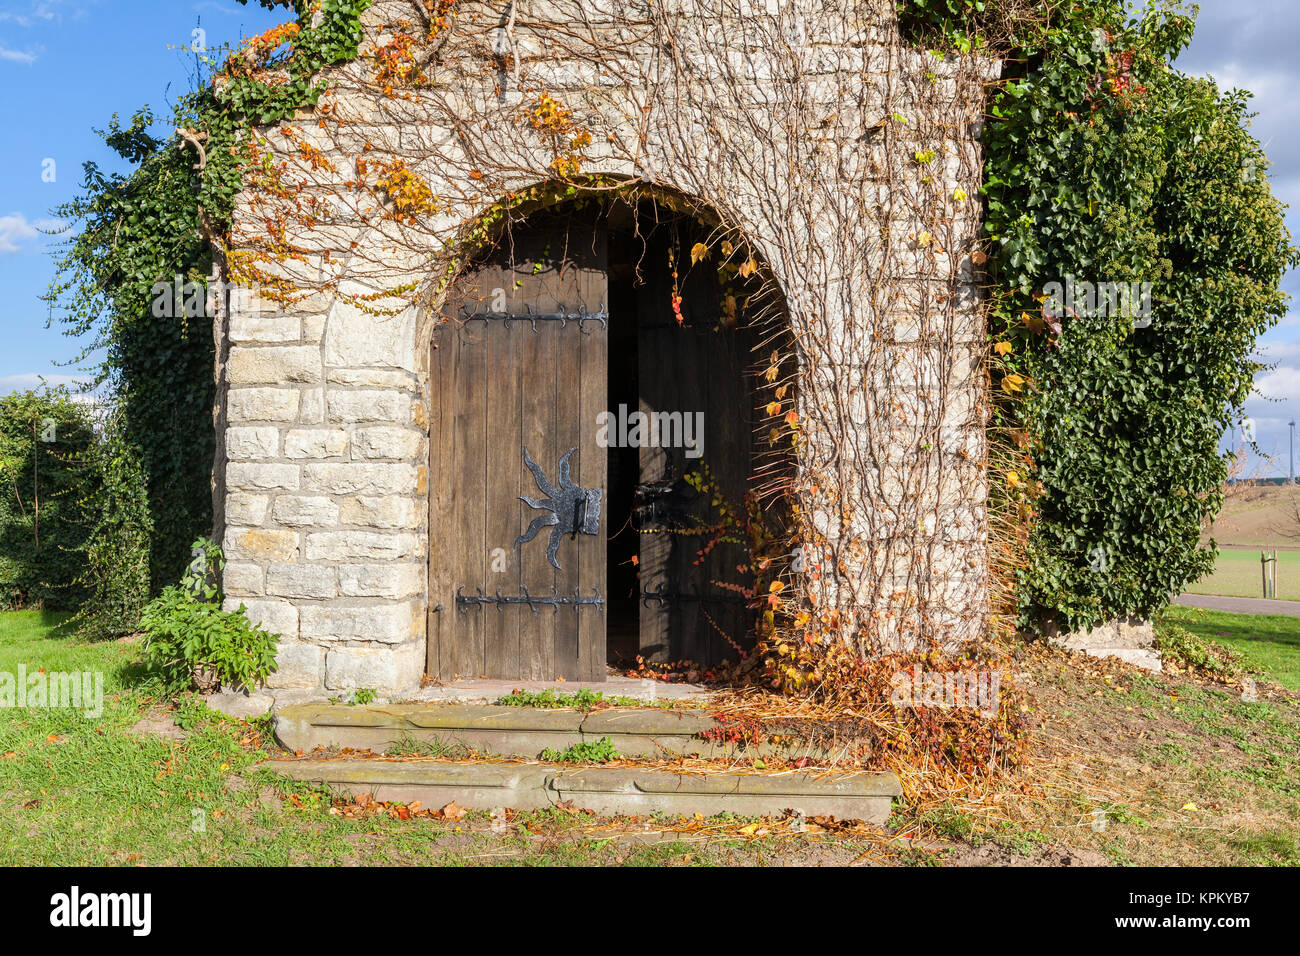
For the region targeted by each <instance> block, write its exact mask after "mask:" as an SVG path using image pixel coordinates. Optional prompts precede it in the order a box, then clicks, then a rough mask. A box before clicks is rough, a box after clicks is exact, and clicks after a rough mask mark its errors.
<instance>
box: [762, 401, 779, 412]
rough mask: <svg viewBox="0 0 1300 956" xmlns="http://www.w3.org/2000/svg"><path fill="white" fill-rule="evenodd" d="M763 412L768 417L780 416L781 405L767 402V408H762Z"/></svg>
mask: <svg viewBox="0 0 1300 956" xmlns="http://www.w3.org/2000/svg"><path fill="white" fill-rule="evenodd" d="M763 410H764V411H765V412H767V413H768V414H769V415H780V414H781V403H780V402H768V403H767V407H766V408H764V409H763Z"/></svg>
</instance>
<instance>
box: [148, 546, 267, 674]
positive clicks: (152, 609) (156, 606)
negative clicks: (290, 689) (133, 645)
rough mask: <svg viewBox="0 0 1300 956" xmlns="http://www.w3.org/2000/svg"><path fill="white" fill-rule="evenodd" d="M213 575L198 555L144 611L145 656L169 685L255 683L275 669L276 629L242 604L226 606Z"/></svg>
mask: <svg viewBox="0 0 1300 956" xmlns="http://www.w3.org/2000/svg"><path fill="white" fill-rule="evenodd" d="M213 549H214V546H213V545H211V543H209V542H207V541H205V540H203V539H199V540H198V541H196V542H195V544H194V550H195V551H196V552H198V553H199V554H201V555H206V554H209V553H211V551H212V550H213ZM218 553H219V552H218ZM209 581H210V576H209V566H208V564H207V562H206V560H205V561H199V560H197V559H196V561H195V564H194V565H193V566H191V569H190V571H188V572H187V573H186V576H185V578H184V579H183V580H182V581H181V583H180V584H179V585H172V586H170V587H167V588H165V589H163V592H162V594H160V595H159V596H158V597H157V598H155V599H154V600H153V601H151V602H150V603H149V605H148V606H147V607H145V609H144V611H143V612H142V614H141V616H140V625H141V628H142V629H143V630H144V633H145V656H146V659H147V661H148V663H149V666H150V669H151V670H152V671H153V672H154V673H155V674H156V675H157V676H158V677H159V678H160V680H161V682H162V684H163V686H164V687H166V688H167V689H168V690H169V691H179V690H185V689H188V688H189V687H191V686H193V687H196V688H197V689H198V690H200V691H204V692H208V691H211V690H215V689H216V688H217V687H218V686H219V685H221V684H233V685H235V686H237V687H250V688H251V687H254V686H256V685H257V684H258V683H260V682H261V681H262V680H264V679H265V678H266V676H267V675H268V674H270V673H271V672H273V671H274V670H275V648H276V638H275V635H273V634H271V633H269V632H268V631H265V630H263V629H262V627H261V625H257V624H253V623H251V622H250V621H249V620H248V618H247V617H246V616H245V615H244V611H245V608H244V606H243V605H242V604H241V605H240V606H239V608H238V610H235V611H223V610H222V609H221V603H220V601H221V595H220V593H219V592H218V591H217V590H216V589H215V588H213V587H211V586H210V584H209V583H208V582H209Z"/></svg>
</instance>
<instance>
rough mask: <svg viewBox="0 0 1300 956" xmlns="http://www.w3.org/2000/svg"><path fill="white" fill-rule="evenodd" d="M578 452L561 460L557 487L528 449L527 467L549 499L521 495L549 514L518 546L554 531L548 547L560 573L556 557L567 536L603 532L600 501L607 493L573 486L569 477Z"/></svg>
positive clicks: (536, 520)
mask: <svg viewBox="0 0 1300 956" xmlns="http://www.w3.org/2000/svg"><path fill="white" fill-rule="evenodd" d="M577 450H578V449H576V448H570V449H569V450H568V451H566V452H565V453H564V457H562V458H561V459H560V468H559V476H560V484H559V485H558V486H556V485H553V484H551V483H550V482H549V481H548V480H547V479H546V474H545V472H543V471H542V468H541V466H540V465H538V464H537V462H535V461H533V457H532V455H530V454H528V449H524V465H525V467H527V469H528V470H529V471H531V472H532V473H533V480H534V481H536V482H537V487H538V488H539V489H541V491H542V492H543V493H544V494H545V495H546V497H545V498H529V497H526V496H524V495H520V496H519V500H520V501H522V502H524V504H526V505H528V507H530V508H536V509H537V510H539V511H545V512H546V514H544V515H538V516H537V517H536V518H534V519H533V523H532V524H530V525H529V526H528V530H527V531H525V532H524V533H523V534H521V535H520V536H519V537H518V538H516V539H515V544H514V546H515V548H518V547H519V546H520V545H521V544H523V543H524V542H525V541H532V540H533V538H535V537H536V536H537V532H539V531H541V530H542V529H543V528H553V529H554V530H553V531H551V541H550V543H549V544H548V545H547V546H546V560H548V561H550V562H551V567H553V568H555V569H556V570H557V571H563V570H564V569H563V568H561V567H560V562H559V561H557V560H556V557H555V556H556V554H557V553H558V552H559V550H560V539H561V538H563V537H564V536H565V535H566V534H567V535H568V536H569V537H570V538H576V537H577V536H578V533H579V532H582V533H583V534H599V533H600V502H601V499H602V498H603V497H604V494H605V493H604V491H602V490H601V489H600V488H579V487H578V486H577V485H576V484H574V483H573V479H572V478H571V477H570V475H569V458H570V457H571V456H572V455H573V453H574V452H576V451H577Z"/></svg>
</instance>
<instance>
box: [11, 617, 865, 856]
mask: <svg viewBox="0 0 1300 956" xmlns="http://www.w3.org/2000/svg"><path fill="white" fill-rule="evenodd" d="M65 622H66V615H55V614H48V613H41V612H31V611H24V612H7V613H0V673H9V674H16V673H17V670H18V667H19V665H25V667H26V669H27V672H28V673H36V672H37V671H38V670H39V669H40V668H42V667H43V668H45V670H46V671H47V672H51V671H84V670H89V671H99V672H101V673H102V674H103V677H104V693H105V701H104V707H103V712H102V714H101V715H100V716H99V717H98V718H93V719H92V718H88V717H86V716H85V715H84V713H83V712H82V711H80V710H75V711H74V710H71V709H53V708H35V707H26V708H21V709H20V708H16V707H12V708H0V866H19V865H21V866H32V865H49V866H73V865H75V866H103V865H109V866H113V865H146V866H176V865H182V866H184V865H213V864H215V865H237V866H283V865H291V866H292V865H307V866H342V865H362V866H365V865H376V866H377V865H413V866H414V865H418V866H430V865H444V866H486V865H506V866H538V865H545V866H570V865H586V866H591V865H622V866H681V865H688V866H690V865H754V864H759V865H763V864H766V863H770V862H773V861H774V860H775V859H776V858H778V857H779V856H781V855H782V854H788V853H790V852H791V850H790V849H789V847H790V846H791V845H790V844H788V843H784V844H777V843H776V842H775V841H773V840H738V839H735V838H734V837H733V838H730V839H713V838H711V839H709V841H708V842H707V843H701V842H700V841H699V840H697V839H682V840H672V839H668V840H665V841H664V842H660V843H654V844H647V845H640V844H635V843H628V842H622V841H620V840H617V839H609V838H607V835H605V834H602V836H601V838H593V837H591V836H589V835H584V834H583V833H582V832H581V831H580V826H581V825H582V824H584V823H586V822H589V821H590V820H591V819H592V818H589V817H587V816H585V815H582V816H574V815H570V814H563V813H560V812H558V811H556V812H554V813H553V814H551V815H549V816H547V815H545V814H534V815H531V816H525V817H524V818H522V823H518V824H517V825H516V826H515V827H513V828H512V829H510V830H508V831H507V832H506V833H493V832H491V830H490V824H489V821H488V815H487V814H486V813H471V814H470V815H469V816H467V817H465V818H463V819H462V820H460V821H455V822H452V821H436V820H429V819H413V820H405V821H403V820H398V819H394V818H390V817H387V816H377V817H376V816H369V817H358V818H348V817H344V816H340V815H337V814H331V813H330V809H331V806H332V799H331V797H330V795H329V794H327V793H325V792H324V791H322V790H319V789H316V788H312V787H309V786H307V785H304V784H298V783H294V782H291V781H288V780H286V779H284V778H282V777H279V776H277V775H275V774H274V773H272V772H271V771H269V770H266V769H263V768H262V767H260V766H259V764H260V762H261V761H262V760H263V759H264V758H265V757H266V756H267V755H268V754H267V753H266V751H265V750H259V749H258V748H257V746H256V745H255V744H252V743H250V741H251V740H255V739H256V738H255V737H254V736H253V731H262V732H265V731H266V729H267V728H266V723H265V721H263V722H259V723H256V724H254V725H252V726H250V725H248V724H244V723H240V722H238V721H233V720H230V719H228V718H224V717H222V716H221V715H219V714H216V713H214V712H213V711H210V710H208V709H207V708H206V707H203V706H201V704H200V703H199V702H197V701H194V700H193V699H189V701H188V702H185V703H182V705H181V706H180V708H179V709H177V708H173V707H172V706H171V705H170V704H169V703H168V702H166V701H162V700H159V699H157V698H156V697H154V696H152V694H151V690H150V688H149V687H148V686H145V685H141V684H139V683H138V681H139V680H140V677H141V673H142V670H141V668H140V667H139V665H138V663H137V661H138V659H139V657H140V647H139V645H138V644H136V643H131V642H113V641H110V642H105V643H97V644H91V643H85V642H82V641H79V640H78V639H77V638H76V637H75V636H74V635H72V634H71V633H69V629H68V628H67V627H66V625H65ZM142 717H148V718H150V719H157V718H159V717H171V718H173V719H176V720H177V721H178V722H179V723H180V724H182V725H183V726H184V727H185V728H188V735H187V736H186V737H185V739H184V740H170V739H166V738H164V737H161V736H158V735H156V734H152V733H147V732H143V731H142V732H139V733H137V732H135V731H134V730H133V728H134V727H135V726H136V724H137V722H138V721H140V720H141V718H142ZM265 739H269V736H268V737H266V738H265ZM606 746H608V742H606ZM418 749H420V750H422V751H423V752H432V751H433V750H435V749H437V748H436V747H430V746H428V745H426V746H425V747H423V748H418ZM443 755H450V754H449V753H445V754H443ZM587 756H592V755H587ZM594 756H597V757H600V756H602V754H600V753H596V754H594ZM796 849H798V848H797V847H796ZM805 849H806V848H805ZM860 852H861V849H860V848H858V847H856V845H855V844H854V843H852V842H851V841H846V842H844V843H843V844H842V845H840V844H837V845H836V848H835V853H836V854H837V859H840V860H841V862H848V861H849V860H852V859H854V858H855V857H856V856H857V855H858V854H859V853H860Z"/></svg>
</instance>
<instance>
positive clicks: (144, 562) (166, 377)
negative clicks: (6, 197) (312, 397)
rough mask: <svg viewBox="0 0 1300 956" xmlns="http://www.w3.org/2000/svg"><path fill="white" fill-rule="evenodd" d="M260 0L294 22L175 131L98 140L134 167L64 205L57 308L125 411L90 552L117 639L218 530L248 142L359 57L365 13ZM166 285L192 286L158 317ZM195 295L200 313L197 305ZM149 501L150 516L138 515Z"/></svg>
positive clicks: (182, 115) (131, 129) (195, 102)
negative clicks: (222, 334)
mask: <svg viewBox="0 0 1300 956" xmlns="http://www.w3.org/2000/svg"><path fill="white" fill-rule="evenodd" d="M241 2H243V0H241ZM260 2H261V3H262V5H263V6H266V7H293V8H294V9H295V12H296V13H297V14H298V17H299V19H298V22H297V23H294V24H289V25H287V26H285V27H279V28H276V29H275V30H272V31H268V32H267V33H266V34H263V35H261V36H259V37H254V38H252V39H251V40H249V41H248V42H247V43H246V44H245V45H244V46H243V47H242V48H241V49H240V50H238V51H235V52H233V53H232V54H231V55H230V56H229V57H227V59H226V60H225V62H224V64H223V65H222V66H221V68H220V69H219V70H218V71H217V72H216V74H215V75H214V76H213V77H212V79H211V82H207V83H204V84H202V85H201V86H200V88H199V89H197V90H196V91H194V92H192V93H190V94H189V95H187V96H185V97H184V98H182V99H181V100H180V102H179V103H178V104H177V105H176V107H175V109H174V112H173V115H172V116H171V117H170V120H171V125H172V126H174V127H175V128H176V131H177V134H178V135H177V136H168V137H164V138H160V137H158V136H156V135H155V134H154V130H155V129H156V128H157V125H158V120H159V117H157V116H155V114H154V113H152V112H151V111H150V110H148V109H141V110H139V111H137V112H136V113H135V114H133V115H132V116H131V118H130V120H129V121H127V122H122V121H120V120H119V119H118V118H117V117H116V116H115V117H114V118H113V120H112V121H111V122H110V123H109V125H108V128H107V129H106V130H104V131H102V133H101V135H102V136H103V138H104V141H105V143H106V144H107V145H108V146H109V147H110V148H111V149H112V150H113V152H114V153H115V154H116V155H117V156H119V157H120V158H121V159H122V160H124V161H125V162H126V163H127V164H128V165H129V166H130V170H129V171H128V172H126V173H105V172H103V171H102V170H101V169H100V168H99V167H98V166H97V165H96V164H94V163H87V164H86V166H85V179H84V184H83V191H82V193H81V195H80V196H78V197H77V198H76V199H74V200H73V201H71V202H69V203H67V204H65V205H64V206H62V207H60V208H58V209H57V210H56V214H57V215H58V216H59V218H61V219H63V220H64V221H66V222H69V223H71V224H73V226H74V231H75V234H74V237H73V238H72V239H71V240H70V241H69V243H68V244H67V245H66V247H65V248H64V250H63V251H62V254H61V255H60V257H59V259H58V261H57V263H56V266H57V269H58V277H57V279H56V281H55V282H54V283H53V284H52V285H51V288H50V290H49V292H48V293H47V296H46V299H47V301H49V302H50V304H51V306H52V308H53V309H54V310H55V311H56V312H57V313H58V314H59V316H60V321H61V322H62V323H63V324H64V325H65V327H66V329H67V331H68V332H69V334H73V335H89V336H90V342H91V344H90V346H89V347H88V348H87V349H86V351H85V353H84V354H83V355H82V356H81V358H83V359H84V358H86V357H87V356H88V355H90V354H92V353H96V352H100V353H101V354H102V356H103V358H102V360H101V361H100V362H99V364H98V366H97V367H96V368H95V369H94V371H95V373H96V378H97V382H96V384H98V385H104V386H107V387H108V389H109V390H110V391H111V393H112V394H113V397H114V400H115V404H116V410H117V414H116V418H115V420H114V425H113V428H112V429H111V431H110V433H109V441H110V442H111V445H112V447H110V448H107V449H105V451H104V454H105V456H106V459H105V464H106V465H107V466H109V467H106V468H105V469H103V472H104V474H105V475H106V476H107V477H106V480H107V481H108V482H109V484H110V486H109V487H106V488H104V489H103V495H104V501H103V502H102V507H101V508H100V509H99V515H98V519H97V521H96V524H95V527H94V528H93V530H92V534H91V539H92V541H93V542H95V544H96V546H95V547H93V548H91V549H90V550H89V551H88V553H87V560H88V561H89V562H90V567H89V568H88V570H87V575H88V578H89V579H90V581H91V582H92V591H93V593H94V594H95V596H96V597H95V601H94V602H93V604H94V607H95V608H96V610H95V611H94V613H93V614H92V615H91V616H92V617H98V618H100V623H101V624H102V626H103V628H106V629H107V631H108V632H115V631H119V630H122V629H130V628H131V627H133V626H134V622H133V621H132V617H133V614H134V615H137V616H138V609H139V608H140V607H142V606H143V604H144V602H145V601H147V600H148V596H149V594H150V593H156V592H157V591H158V590H159V589H160V588H161V587H162V586H164V585H165V584H168V583H170V582H172V581H175V580H177V579H178V578H179V577H180V575H181V573H182V571H183V570H184V568H185V566H186V564H187V562H188V560H189V545H190V542H191V541H193V540H194V538H196V537H198V536H200V535H204V534H207V533H208V531H209V529H210V528H211V524H212V491H211V485H210V482H211V474H212V462H213V456H214V453H215V448H216V445H215V434H214V429H213V402H214V398H215V387H214V382H213V374H212V370H213V366H214V361H215V354H214V338H213V330H212V326H211V317H210V315H209V311H208V289H207V283H208V277H209V276H210V275H211V274H212V271H213V263H214V261H215V260H217V259H218V258H219V257H221V256H222V255H223V253H224V245H223V244H224V239H225V237H226V236H227V235H228V232H229V226H230V219H231V213H232V210H233V206H234V201H235V197H236V195H237V194H238V192H239V190H240V188H241V184H242V183H243V181H244V177H245V175H246V173H247V171H248V167H249V165H250V164H251V163H254V162H257V161H259V160H260V155H259V154H258V152H257V149H256V143H255V142H254V141H253V139H252V138H251V137H249V136H247V135H246V133H247V131H248V130H250V129H251V128H252V127H253V126H254V125H255V124H258V123H264V122H268V121H272V120H275V119H279V118H282V117H285V116H289V115H292V114H293V112H294V111H295V110H296V109H299V108H301V107H304V106H310V105H311V104H312V103H314V102H315V99H316V97H317V96H319V93H320V89H319V86H318V84H317V83H316V81H315V80H314V76H315V74H316V73H318V72H319V70H320V69H321V68H322V67H324V66H326V65H328V64H330V63H335V62H340V61H343V60H347V59H350V58H352V57H355V56H356V53H357V44H358V43H359V42H360V40H361V35H362V32H361V26H360V16H361V13H362V11H364V10H365V9H366V8H367V7H368V6H369V4H370V0H320V2H317V3H312V4H311V5H310V8H309V7H308V5H307V4H292V3H288V2H277V0H260ZM267 75H274V76H276V77H277V80H276V81H275V82H268V81H266V80H264V79H262V77H265V76H267ZM158 283H164V284H167V285H169V286H170V285H177V286H179V288H180V289H183V290H187V291H185V292H184V293H183V294H182V295H176V296H174V297H172V298H171V299H170V300H169V301H168V303H165V304H164V307H163V308H159V307H158V305H159V297H158V294H157V288H156V287H157V284H158ZM193 290H197V291H193ZM194 302H197V303H199V305H198V307H197V308H194V307H191V306H190V305H188V304H187V303H194ZM141 499H143V501H144V503H145V504H146V507H145V508H139V507H136V504H138V503H139V502H140V501H141ZM133 609H134V610H133Z"/></svg>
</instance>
